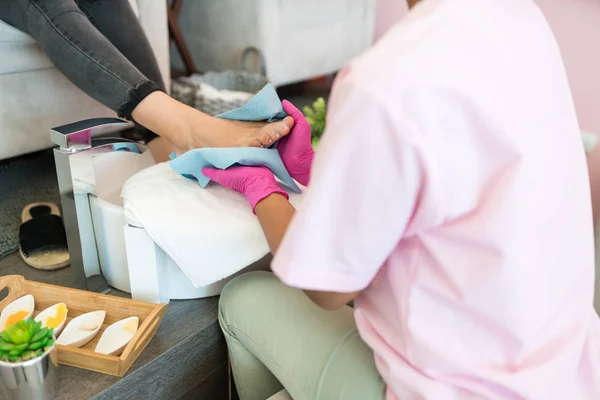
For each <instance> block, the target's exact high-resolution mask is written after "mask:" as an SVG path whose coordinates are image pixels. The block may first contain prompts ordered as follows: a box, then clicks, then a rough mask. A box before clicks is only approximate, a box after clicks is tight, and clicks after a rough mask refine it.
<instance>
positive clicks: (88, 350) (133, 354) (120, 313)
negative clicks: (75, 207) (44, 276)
mask: <svg viewBox="0 0 600 400" xmlns="http://www.w3.org/2000/svg"><path fill="white" fill-rule="evenodd" d="M5 287H6V288H8V296H6V298H5V299H4V300H2V302H0V310H2V309H4V307H6V306H7V305H8V304H9V303H10V302H12V301H14V300H16V299H18V298H19V297H21V296H25V295H26V294H31V295H33V297H34V299H35V312H34V314H33V316H34V317H35V316H36V315H37V314H38V313H39V312H40V311H42V310H44V309H46V308H48V307H50V306H52V305H54V304H56V303H61V302H62V303H65V304H66V305H67V308H68V309H69V314H68V317H67V323H69V321H71V320H72V319H73V318H75V317H77V316H79V315H81V314H85V313H87V312H91V311H98V310H105V311H106V318H105V319H104V324H103V325H102V328H100V331H99V332H98V334H97V335H96V337H95V338H94V339H93V340H92V341H91V342H90V343H88V344H86V345H85V346H83V347H81V348H75V347H67V346H58V345H57V346H56V348H57V350H58V362H59V363H60V364H64V365H70V366H72V367H77V368H84V369H88V370H91V371H96V372H100V373H103V374H108V375H114V376H119V377H120V376H123V375H125V373H126V372H127V370H129V368H130V367H131V365H132V364H133V362H134V361H135V360H136V359H137V358H138V356H139V355H140V353H141V352H142V351H143V350H144V348H146V346H147V345H148V342H150V339H152V337H153V336H154V334H155V333H156V330H157V329H158V325H159V324H160V320H161V319H162V317H163V315H164V314H165V312H166V311H167V305H166V304H150V303H144V302H141V301H134V300H130V299H126V298H122V297H115V296H108V295H104V294H98V293H93V292H86V291H85V290H77V289H71V288H67V287H62V286H54V285H47V284H45V283H39V282H33V281H27V280H25V279H24V278H23V277H22V276H20V275H7V276H2V277H0V290H2V289H4V288H5ZM133 316H137V317H138V318H139V319H140V325H139V328H138V330H137V332H136V333H135V336H134V337H133V339H131V341H130V342H129V343H128V344H127V347H125V350H123V353H122V354H121V355H120V356H110V355H104V354H99V353H96V352H94V349H95V348H96V344H97V343H98V340H100V337H101V336H102V333H103V332H104V329H106V327H108V326H109V325H110V324H112V323H114V322H116V321H119V320H121V319H124V318H127V317H133ZM65 326H66V325H65Z"/></svg>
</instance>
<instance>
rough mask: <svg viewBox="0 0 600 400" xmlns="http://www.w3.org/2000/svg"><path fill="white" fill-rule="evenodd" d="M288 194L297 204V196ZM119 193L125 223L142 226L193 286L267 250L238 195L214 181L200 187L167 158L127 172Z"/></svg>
mask: <svg viewBox="0 0 600 400" xmlns="http://www.w3.org/2000/svg"><path fill="white" fill-rule="evenodd" d="M289 195H290V201H291V203H292V204H293V205H294V206H296V207H297V206H299V203H300V201H301V196H302V195H299V194H295V193H289ZM122 197H123V204H124V207H125V216H126V218H127V219H128V220H129V221H128V222H129V223H131V224H132V225H135V226H142V227H144V229H145V230H146V232H148V234H149V235H150V237H152V239H153V240H154V241H155V242H156V244H158V246H160V247H161V248H162V249H163V250H164V251H165V252H166V253H167V254H168V255H169V256H170V257H171V258H172V259H173V261H175V263H176V264H177V265H178V266H179V268H181V269H182V271H183V272H184V273H185V274H186V276H187V277H188V278H189V279H190V280H191V281H192V283H193V284H194V286H196V287H202V286H206V285H209V284H211V283H214V282H217V281H219V280H221V279H223V278H226V277H228V276H230V275H233V274H234V273H236V272H238V271H240V270H241V269H243V268H244V267H246V266H248V265H250V264H252V263H254V262H256V261H258V260H260V259H261V258H263V257H264V256H265V255H267V254H268V253H269V247H268V244H267V241H266V239H265V237H264V234H263V232H262V229H261V227H260V224H259V222H258V219H257V218H256V216H255V215H254V214H253V213H252V210H251V209H250V206H249V205H248V202H247V201H246V199H245V198H244V196H242V195H241V194H238V193H235V192H233V191H231V190H229V189H226V188H223V187H221V186H218V185H216V184H210V185H209V186H208V187H207V188H205V189H203V188H201V187H200V186H199V185H198V183H197V182H195V181H192V180H189V179H186V178H184V177H182V176H181V175H179V174H178V173H176V172H174V171H173V170H172V169H171V168H170V167H169V165H168V164H167V163H163V164H158V165H155V166H153V167H151V168H148V169H146V170H144V171H142V172H140V173H138V174H137V175H135V176H133V177H132V178H131V179H130V180H129V181H128V182H127V183H126V184H125V186H124V187H123V191H122Z"/></svg>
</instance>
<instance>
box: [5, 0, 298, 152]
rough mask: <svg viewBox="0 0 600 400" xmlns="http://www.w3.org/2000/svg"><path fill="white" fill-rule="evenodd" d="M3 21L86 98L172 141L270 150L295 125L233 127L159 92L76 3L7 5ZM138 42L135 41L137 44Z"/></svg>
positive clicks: (40, 0)
mask: <svg viewBox="0 0 600 400" xmlns="http://www.w3.org/2000/svg"><path fill="white" fill-rule="evenodd" d="M0 19H2V20H4V21H6V22H7V23H9V24H11V25H13V26H15V27H16V28H18V29H20V30H22V31H24V32H26V33H28V34H29V35H31V36H33V37H34V38H35V39H36V40H37V41H38V43H39V45H40V46H41V47H42V49H43V50H44V51H45V52H46V54H47V55H48V57H49V58H50V59H51V60H52V62H53V63H54V64H55V65H56V66H57V68H58V69H60V70H61V71H62V72H63V73H64V74H65V75H66V76H67V77H68V78H69V79H70V80H71V81H72V82H73V83H74V84H76V85H77V86H78V87H79V88H81V89H82V90H83V91H84V92H86V93H87V94H88V95H90V96H91V97H93V98H94V99H96V100H97V101H99V102H101V103H102V104H104V105H106V106H107V107H109V108H111V109H113V110H115V111H116V112H117V113H118V114H119V115H120V116H121V117H124V118H129V119H130V118H131V117H132V116H133V118H135V120H136V121H137V122H138V123H140V124H141V125H143V126H145V127H146V128H148V129H150V130H151V131H153V132H156V133H157V134H158V135H160V136H163V137H165V138H167V139H169V140H171V141H172V142H173V144H174V145H175V147H176V148H177V149H178V150H179V151H180V152H183V151H186V150H189V149H191V148H195V147H234V146H262V145H268V144H269V143H272V142H273V141H274V140H276V139H277V138H278V137H280V136H284V135H286V134H287V133H289V130H290V128H291V126H292V124H293V120H291V118H290V119H287V120H285V121H283V122H279V123H273V124H265V123H247V124H246V123H235V122H231V121H223V120H220V119H217V118H213V117H210V116H208V115H205V114H203V113H201V112H199V111H198V110H194V109H193V108H190V107H187V106H185V105H183V104H181V103H179V102H177V101H176V100H174V99H172V98H171V97H169V96H167V95H166V94H165V93H163V92H162V91H160V86H159V84H157V83H156V82H154V81H152V80H151V79H149V78H148V77H146V76H145V75H144V74H143V73H142V72H140V70H139V69H138V68H136V67H135V66H134V65H133V64H132V63H131V61H130V60H128V59H127V58H126V57H124V56H123V54H121V52H120V51H119V50H118V49H117V48H116V47H115V46H114V45H113V44H112V43H111V42H110V41H109V40H108V39H107V38H106V37H105V36H104V35H103V34H102V33H100V32H99V31H98V29H96V27H94V26H93V25H92V23H91V22H90V21H89V19H88V18H87V16H86V15H84V14H83V12H82V11H81V10H80V9H79V7H78V6H77V4H76V3H75V1H74V0H3V1H0ZM134 40H135V39H134Z"/></svg>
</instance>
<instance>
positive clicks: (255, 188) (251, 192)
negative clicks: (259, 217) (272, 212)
mask: <svg viewBox="0 0 600 400" xmlns="http://www.w3.org/2000/svg"><path fill="white" fill-rule="evenodd" d="M272 194H280V195H282V196H283V197H285V199H286V200H289V199H290V196H289V195H288V194H287V193H286V192H285V191H284V190H282V189H281V188H280V187H279V185H278V184H277V183H276V182H274V181H271V180H266V179H262V178H261V177H256V178H254V179H253V180H252V181H250V182H248V183H247V184H246V187H245V188H244V195H245V196H246V198H247V199H248V201H249V202H250V207H252V212H253V213H254V214H256V212H255V211H254V209H255V208H256V205H257V204H258V203H260V202H261V201H262V200H264V199H266V198H267V197H269V196H270V195H272Z"/></svg>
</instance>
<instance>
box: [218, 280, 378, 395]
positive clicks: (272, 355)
mask: <svg viewBox="0 0 600 400" xmlns="http://www.w3.org/2000/svg"><path fill="white" fill-rule="evenodd" d="M219 309H220V311H219V321H220V323H221V328H222V329H223V332H224V333H225V338H226V339H227V345H228V348H229V352H230V358H231V365H232V369H233V374H234V377H235V382H236V386H237V388H238V392H239V395H240V398H241V399H242V400H250V399H251V400H254V399H257V400H258V399H266V398H268V397H269V396H271V395H273V394H274V393H276V392H277V391H278V390H280V389H281V387H282V386H283V387H285V389H286V390H287V391H288V392H289V393H290V395H291V396H292V397H293V398H294V399H295V400H303V399H311V400H313V399H348V400H352V399H357V400H358V399H360V400H371V399H377V400H379V399H383V398H384V395H385V385H384V383H383V381H382V380H381V378H380V376H379V374H378V373H377V370H376V368H375V365H374V361H373V353H372V351H371V350H370V349H369V348H368V346H367V345H366V344H365V343H364V342H363V341H362V340H361V339H360V337H359V335H358V332H357V330H356V326H355V323H354V317H353V311H352V309H350V308H349V307H347V308H345V309H342V310H339V311H325V310H323V309H321V308H319V307H317V306H316V305H315V304H313V303H312V302H311V301H310V300H309V299H308V298H307V297H306V296H305V295H304V293H302V292H301V291H299V290H296V289H292V288H290V287H287V286H285V285H284V284H283V283H281V282H280V281H279V280H278V279H277V278H276V277H275V276H274V275H272V274H270V273H266V272H256V273H249V274H246V275H243V276H241V277H238V278H236V279H234V280H233V281H231V282H230V283H229V284H228V285H227V286H226V287H225V289H224V290H223V293H222V294H221V300H220V303H219Z"/></svg>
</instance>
